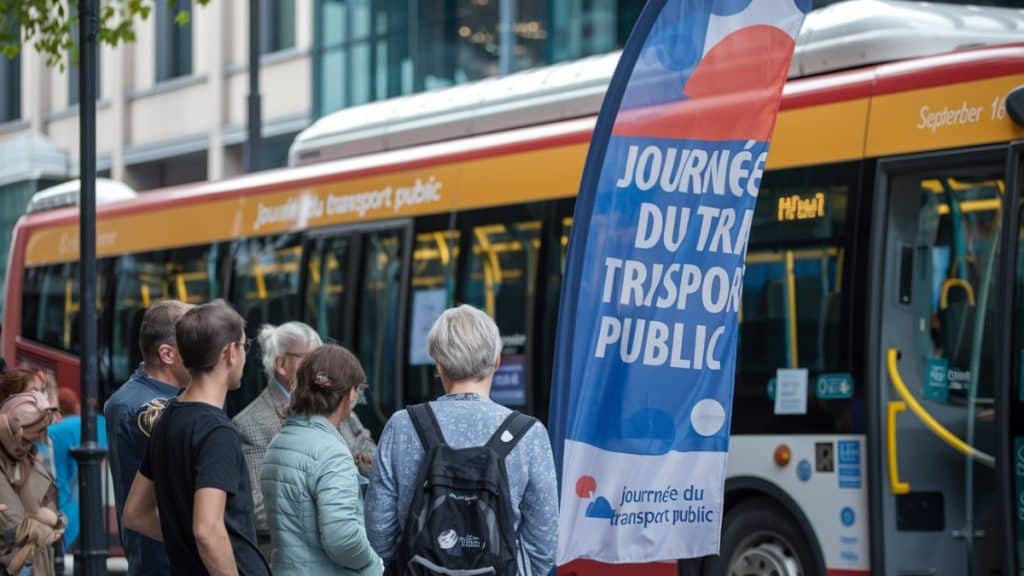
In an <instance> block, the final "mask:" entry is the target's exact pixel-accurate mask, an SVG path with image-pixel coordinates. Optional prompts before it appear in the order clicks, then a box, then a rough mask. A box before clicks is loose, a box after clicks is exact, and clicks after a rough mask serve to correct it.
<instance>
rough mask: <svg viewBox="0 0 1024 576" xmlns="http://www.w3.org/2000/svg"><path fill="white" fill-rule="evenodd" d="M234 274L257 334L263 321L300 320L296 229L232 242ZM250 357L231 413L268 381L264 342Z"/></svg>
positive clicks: (242, 308) (249, 327) (242, 309)
mask: <svg viewBox="0 0 1024 576" xmlns="http://www.w3.org/2000/svg"><path fill="white" fill-rule="evenodd" d="M231 261H232V264H233V266H234V276H233V281H232V283H231V304H232V305H233V306H234V307H235V309H236V310H238V313H239V314H241V315H242V317H243V318H245V332H246V334H247V335H248V336H249V337H255V336H256V334H258V333H259V330H260V327H261V326H263V325H264V324H273V325H275V326H276V325H279V324H281V323H283V322H288V321H291V320H299V319H300V318H301V317H300V316H299V266H300V263H301V261H302V244H301V243H300V240H299V237H298V235H296V234H282V235H280V236H267V237H263V238H246V239H244V240H237V241H235V242H234V243H233V244H232V245H231ZM251 350H252V352H250V354H249V355H248V357H247V359H246V363H245V371H244V374H243V376H242V387H241V389H239V390H236V391H235V392H232V393H231V394H230V395H229V396H228V406H227V409H228V414H229V415H232V416H234V414H235V413H236V412H237V411H239V410H241V409H242V408H243V407H245V406H246V405H248V403H249V402H250V401H252V400H253V399H254V398H255V397H256V396H257V395H258V394H259V393H260V391H261V390H262V389H263V386H264V385H266V376H265V375H264V374H263V364H262V358H261V355H260V353H259V347H258V346H254V347H253V348H252V349H251Z"/></svg>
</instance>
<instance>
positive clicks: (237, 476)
mask: <svg viewBox="0 0 1024 576" xmlns="http://www.w3.org/2000/svg"><path fill="white" fill-rule="evenodd" d="M139 472H140V473H141V474H142V475H143V476H145V477H146V478H149V479H151V480H152V481H153V483H154V485H155V486H156V498H157V505H158V506H159V508H160V528H161V529H162V530H163V536H164V546H165V547H166V548H167V556H168V557H169V558H170V561H171V573H173V574H175V575H181V576H192V575H194V574H208V572H207V571H206V567H205V566H203V561H202V559H201V558H200V556H199V548H198V546H197V545H196V539H195V536H194V535H193V532H192V510H193V504H194V502H195V493H196V490H199V489H200V488H217V489H219V490H223V491H224V492H226V493H227V503H226V505H225V510H224V525H225V526H226V527H227V530H228V536H229V537H230V539H231V548H232V549H233V550H234V552H235V562H236V563H237V565H238V573H239V574H241V575H242V576H263V575H268V576H269V574H270V568H269V567H268V566H267V562H266V560H264V559H263V556H262V555H261V554H260V552H259V549H258V548H257V547H256V524H255V521H254V520H253V504H252V492H251V490H250V482H249V470H248V468H247V467H246V464H245V458H244V457H243V456H242V443H241V441H240V440H239V438H238V432H237V431H236V430H235V427H234V426H233V425H232V424H231V420H229V419H228V417H227V415H226V414H225V413H224V411H223V410H220V409H218V408H216V407H214V406H210V405H209V404H205V403H201V402H179V401H178V400H172V401H171V402H169V403H168V404H167V407H166V408H165V409H164V411H163V414H162V415H161V416H160V418H159V420H157V423H156V425H155V426H154V427H153V434H152V436H151V437H150V439H149V445H148V446H147V448H146V454H145V456H143V458H142V465H141V466H140V467H139Z"/></svg>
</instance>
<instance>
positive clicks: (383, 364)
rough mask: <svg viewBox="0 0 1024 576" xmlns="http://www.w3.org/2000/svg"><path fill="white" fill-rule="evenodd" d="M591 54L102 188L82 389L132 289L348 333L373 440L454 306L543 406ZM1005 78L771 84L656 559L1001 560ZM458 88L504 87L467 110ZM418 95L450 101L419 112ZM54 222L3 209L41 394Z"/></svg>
mask: <svg viewBox="0 0 1024 576" xmlns="http://www.w3.org/2000/svg"><path fill="white" fill-rule="evenodd" d="M985 13H986V12H985V10H981V9H978V10H977V14H985ZM915 48H918V47H915ZM798 57H801V54H800V53H799V51H798ZM802 57H803V58H804V59H805V60H806V59H807V58H808V57H809V55H808V54H807V53H804V54H803V55H802ZM614 60H615V56H614V55H612V56H606V57H599V58H596V59H591V60H586V61H582V62H577V63H572V64H567V65H560V66H556V67H553V68H551V69H549V70H547V71H540V72H528V73H526V74H523V75H516V76H511V77H508V78H504V79H501V80H497V81H489V82H488V83H486V84H483V85H469V86H463V87H456V88H453V89H450V90H449V91H444V92H438V93H432V94H426V95H419V96H413V97H409V98H406V99H403V100H400V101H397V102H390V103H381V104H375V105H371V106H367V107H365V108H361V109H355V110H349V111H344V112H342V113H341V116H337V117H328V118H325V119H323V120H321V121H320V122H318V123H317V124H316V125H314V126H313V127H311V128H310V129H309V130H308V131H307V132H306V133H304V134H303V135H300V137H299V139H298V140H297V141H296V143H295V145H294V146H293V151H292V153H293V158H294V159H295V162H294V163H295V164H301V165H297V166H293V167H290V168H287V169H282V170H277V171H271V172H264V173H259V174H255V175H250V176H244V177H239V178H233V179H229V180H225V181H220V182H204V183H198V184H191V185H186V186H180V187H175V188H171V189H167V190H157V191H153V192H148V193H144V194H141V195H140V196H139V197H138V198H137V199H134V200H128V201H123V202H118V203H114V204H110V205H105V206H102V207H101V208H100V209H99V211H98V230H97V234H98V238H97V246H98V247H97V250H98V258H99V261H98V275H97V286H98V291H97V294H98V297H97V307H98V311H99V316H100V318H99V323H100V327H99V334H100V343H99V355H100V357H99V358H98V360H99V366H100V370H101V382H102V390H103V394H104V397H105V396H106V395H107V394H109V393H110V391H111V390H113V389H114V388H115V387H116V386H117V385H118V384H119V383H120V382H123V381H124V380H125V379H126V378H127V377H128V375H129V374H130V372H131V371H132V369H133V368H134V367H135V366H136V365H137V363H138V362H139V353H138V350H137V346H136V341H137V331H138V324H139V320H140V317H141V314H142V313H143V312H144V310H145V309H146V307H147V306H149V305H150V304H151V303H153V302H155V301H157V300H158V299H161V298H178V299H181V300H184V301H188V302H203V301H207V300H210V299H212V298H218V297H221V298H225V299H227V300H228V301H230V302H231V303H232V304H233V305H234V306H235V307H236V308H237V309H238V310H239V311H240V312H241V313H242V314H243V315H244V316H245V318H246V320H247V323H248V327H247V330H251V331H255V330H258V328H259V326H260V325H261V324H263V323H267V322H270V323H277V322H282V321H287V320H295V319H298V320H303V321H306V322H308V323H310V324H311V325H312V326H314V327H315V328H316V329H317V330H318V331H319V332H320V333H321V334H322V335H323V336H324V337H325V338H328V339H333V340H334V341H337V342H340V343H342V344H344V345H346V346H348V347H350V348H351V349H352V350H353V351H355V352H356V353H357V354H358V355H359V357H360V359H361V360H362V362H363V364H364V366H365V368H366V373H367V376H368V380H369V386H370V393H369V399H370V402H369V405H368V406H364V407H361V408H360V409H361V410H365V412H362V413H361V414H360V416H361V417H363V419H364V422H366V423H367V424H368V425H369V427H370V428H371V429H372V430H373V431H374V432H375V434H378V433H379V431H380V429H381V427H382V425H383V423H384V422H385V421H386V420H387V418H388V417H389V415H390V414H391V413H392V412H394V411H395V410H396V409H398V408H400V407H402V406H403V405H405V404H408V403H413V402H419V401H423V400H426V399H428V398H431V397H433V396H435V395H437V394H438V393H440V386H439V383H438V382H437V381H436V380H435V378H434V376H433V370H432V368H431V366H430V361H429V358H427V357H426V356H425V353H424V351H423V343H424V333H425V329H426V328H428V327H429V326H430V323H431V322H432V320H433V318H434V316H435V315H436V313H437V311H438V310H439V309H440V308H443V307H444V306H447V305H451V304H453V303H456V302H462V303H470V304H473V305H476V306H479V307H480V308H482V309H484V310H486V311H487V312H488V313H489V314H491V315H492V316H493V317H494V318H495V319H496V321H497V323H498V325H499V327H500V329H501V333H502V337H503V340H504V350H503V353H502V354H503V365H502V369H501V370H500V372H499V374H498V375H497V377H496V382H495V389H494V392H493V396H494V399H495V400H496V401H499V402H502V403H505V404H507V405H510V406H514V407H517V408H520V409H522V410H525V411H527V412H530V413H533V414H536V415H539V416H541V417H542V418H543V417H544V416H545V415H546V413H547V402H548V401H547V398H548V396H549V388H550V386H549V374H550V371H551V366H552V362H553V358H552V355H553V349H554V346H553V338H554V333H555V326H554V323H555V318H556V316H557V314H556V311H557V308H558V301H559V290H560V279H561V273H562V270H563V266H564V261H565V251H566V246H567V240H568V235H569V232H570V230H571V226H572V208H573V197H574V195H575V194H576V191H577V187H578V184H579V178H580V174H581V170H582V165H583V160H584V156H585V154H586V151H587V146H588V142H589V140H590V135H591V131H592V129H593V126H594V116H593V115H594V113H595V112H596V106H597V103H598V102H599V89H597V88H595V86H600V83H601V78H602V77H604V78H605V80H604V82H607V77H609V76H610V73H611V70H612V68H613V67H614ZM531 75H532V76H531ZM529 82H537V83H538V84H540V85H542V86H540V87H539V88H538V89H537V90H534V91H532V92H531V91H529V90H526V89H525V88H524V86H525V85H527V84H528V83H529ZM558 82H563V84H561V85H557V83H558ZM502 83H504V84H502ZM551 83H555V84H556V86H555V87H554V88H553V87H552V84H551ZM574 83H575V84H574ZM1021 85H1024V44H1003V45H997V46H987V47H977V48H970V49H963V50H956V51H945V52H944V53H941V54H937V55H932V56H923V57H915V58H908V59H902V60H897V61H891V62H886V63H877V64H868V65H861V66H857V67H853V68H851V69H848V70H843V71H838V72H829V73H820V74H817V75H814V76H810V77H806V78H796V79H793V80H791V81H790V82H789V83H788V84H787V86H786V89H785V93H784V98H783V103H782V110H781V112H780V114H779V119H778V125H777V128H776V131H775V135H774V140H773V142H772V147H771V153H770V158H769V171H768V172H767V173H766V175H765V177H764V180H763V183H762V188H761V192H760V199H759V202H758V205H757V212H756V215H755V221H754V224H753V227H752V230H751V236H750V248H749V254H748V258H747V268H746V274H745V279H744V288H743V299H742V312H741V336H740V342H739V363H738V368H737V374H736V388H735V390H736V392H735V394H736V398H735V403H734V410H735V416H734V418H733V430H732V433H733V438H732V444H731V447H730V456H729V472H728V480H727V484H726V488H727V497H726V501H727V502H726V506H727V508H726V512H725V514H726V516H725V522H724V529H723V534H722V556H720V557H718V558H711V559H705V560H704V561H702V562H696V563H692V564H688V565H687V567H686V569H693V570H696V571H698V572H700V573H705V574H721V573H732V574H762V573H763V574H787V575H796V574H804V575H808V574H826V573H827V574H829V575H832V576H841V575H854V574H868V573H873V574H879V575H882V574H897V573H900V574H966V573H976V574H982V573H985V574H989V573H1004V574H1006V573H1009V572H1006V571H1005V570H1007V568H1008V567H1009V566H1013V565H1016V566H1019V565H1020V564H1019V562H1020V560H1021V554H1022V551H1021V546H1022V544H1021V540H1020V538H1021V530H1020V526H1021V524H1018V523H1024V500H1021V501H1020V502H1018V500H1020V498H1022V496H1024V410H1022V406H1021V403H1022V402H1024V384H1022V382H1024V380H1022V379H1021V378H1022V374H1021V363H1022V359H1024V356H1022V355H1021V352H1020V351H1021V350H1022V346H1024V340H1022V338H1021V337H1022V336H1024V333H1021V329H1020V328H1019V327H1020V326H1024V322H1022V321H1021V320H1022V314H1024V290H1022V289H1024V260H1018V258H1017V255H1018V254H1020V253H1021V252H1020V251H1019V250H1018V242H1019V240H1020V239H1024V228H1019V226H1020V218H1019V216H1020V214H1019V208H1020V206H1021V203H1020V202H1021V200H1020V199H1021V192H1022V191H1021V163H1020V154H1021V151H1022V150H1024V147H1022V142H1021V141H1022V139H1024V130H1022V129H1021V126H1020V125H1019V124H1017V123H1015V122H1014V121H1013V120H1012V119H1011V113H1012V112H1013V111H1014V110H1015V109H1017V108H1015V107H1019V106H1021V102H1020V101H1019V99H1021V98H1024V96H1022V93H1021V92H1019V91H1018V92H1014V90H1015V89H1017V88H1018V87H1020V86H1021ZM513 88H514V90H513ZM541 88H543V89H541ZM474 90H475V91H477V96H479V93H480V91H483V90H486V91H487V93H489V94H494V93H499V94H500V93H501V90H512V91H514V92H515V96H508V97H507V98H506V99H504V100H501V101H497V102H494V103H493V105H491V104H488V103H487V102H485V101H484V100H481V99H477V100H474V99H473V98H474V93H473V91H474ZM552 94H554V95H557V96H558V97H559V98H561V100H558V101H557V102H555V104H552V101H551V99H550V98H551V95H552ZM595 94H596V96H595ZM1008 98H1009V106H1008V104H1007V99H1008ZM432 99H433V100H432ZM444 99H447V100H446V101H448V102H455V103H458V102H461V106H462V107H461V108H457V113H456V112H452V111H451V110H452V108H451V107H448V108H445V112H444V113H441V112H437V113H430V114H426V113H423V112H422V110H425V109H426V110H429V109H431V107H430V106H425V103H430V102H435V103H436V102H439V101H445V100H444ZM510 102H512V103H513V104H514V103H515V102H519V103H520V104H521V106H520V107H519V108H515V107H514V106H513V108H512V109H513V111H518V112H517V113H516V114H510V113H509V110H510V108H509V106H510ZM1008 107H1009V111H1008ZM434 109H437V108H436V107H435V108H434ZM416 110H419V111H421V112H416ZM403 114H406V116H403ZM417 114H421V116H417ZM403 118H405V119H406V120H408V122H406V123H405V124H407V126H408V129H407V130H403V129H402V126H403V125H405V124H403ZM360 122H362V123H363V124H362V125H361V126H360V124H359V123H360ZM375 122H379V124H375ZM517 123H518V125H516V124H517ZM524 123H525V124H529V125H523V124H524ZM375 126H377V128H375ZM354 127H355V128H354ZM356 128H358V129H356ZM339 151H340V152H339ZM332 156H333V157H338V156H347V157H341V158H339V159H329V158H331V157H332ZM77 238H78V228H77V210H76V209H75V208H73V207H67V208H58V209H52V210H39V211H36V212H33V213H30V214H28V215H26V216H25V217H23V218H22V219H21V221H20V222H19V223H18V225H17V228H16V230H15V232H14V243H13V248H12V251H11V255H10V267H9V269H10V272H9V277H8V283H7V295H6V305H5V309H4V330H3V355H4V357H5V358H6V359H7V360H8V362H9V363H12V364H20V363H29V364H33V365H37V366H42V367H46V368H49V369H52V370H53V371H54V372H55V373H56V375H57V377H58V379H59V381H60V384H61V385H62V386H77V385H78V384H77V383H78V359H77V357H76V353H77V351H78V342H77V314H78V264H77V258H78V247H77ZM250 364H251V365H250V366H247V369H246V377H245V385H244V386H243V388H242V389H241V390H239V391H237V392H235V393H233V394H232V396H231V397H230V398H229V400H228V409H229V412H231V413H234V412H235V411H237V410H238V409H239V408H240V407H242V406H244V405H245V404H246V403H247V402H248V401H249V400H251V399H252V398H253V397H254V396H255V395H256V394H257V393H258V392H259V390H260V388H261V386H262V385H263V383H262V382H261V378H262V375H261V374H260V369H259V363H258V358H257V355H256V354H253V355H252V359H251V360H250ZM785 369H798V370H802V371H803V372H802V374H803V376H802V377H805V378H806V380H807V385H806V390H805V391H804V394H805V396H806V398H805V399H806V411H805V413H803V414H796V415H792V414H787V415H782V414H776V412H775V406H776V404H775V400H774V398H775V390H774V382H775V380H774V379H775V377H776V374H777V372H778V371H779V370H785ZM1014 443H1016V444H1014ZM1017 452H1020V455H1019V458H1020V459H1015V458H1018V455H1017V454H1016V453H1017ZM553 513H554V511H553ZM1018 514H1019V515H1018ZM675 570H676V567H675V566H665V565H663V566H661V567H658V566H647V567H642V568H641V567H629V568H622V567H619V568H611V567H602V566H597V565H593V564H589V563H585V562H580V563H576V564H573V565H571V566H568V567H563V569H562V572H563V573H566V574H580V575H582V574H611V573H630V574H640V573H659V571H660V572H661V573H674V572H675ZM1001 571H1002V572H1001ZM1013 573H1016V572H1013Z"/></svg>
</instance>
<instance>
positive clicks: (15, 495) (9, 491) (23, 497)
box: [0, 450, 57, 576]
mask: <svg viewBox="0 0 1024 576" xmlns="http://www.w3.org/2000/svg"><path fill="white" fill-rule="evenodd" d="M20 468H21V467H20V466H18V463H17V462H16V461H14V460H12V459H11V458H10V457H9V456H8V455H7V454H6V453H5V452H4V451H3V450H0V502H2V503H4V504H6V505H7V510H5V511H3V512H0V564H3V566H4V567H6V566H7V563H8V562H10V560H11V558H12V557H13V556H14V554H15V553H16V552H17V551H18V550H17V549H16V548H13V543H14V542H13V541H14V535H15V533H16V532H17V531H18V526H20V525H21V523H22V521H23V520H24V519H25V517H26V516H27V515H29V514H31V513H32V512H33V511H34V510H36V509H38V508H49V509H51V510H53V511H54V512H57V486H56V484H55V483H54V481H53V476H51V475H50V473H49V472H47V471H46V469H45V468H43V466H42V465H41V464H39V463H38V462H36V463H35V464H34V465H33V466H32V468H30V469H29V470H30V472H29V478H28V480H27V481H26V482H25V483H24V484H23V485H22V487H21V490H20V491H19V490H17V489H15V488H14V484H15V480H16V479H17V478H18V476H19V475H20V474H21V470H20ZM54 574H55V569H54V565H53V546H46V547H42V548H39V549H38V550H37V551H36V554H35V555H34V556H33V557H32V575H33V576H53V575H54Z"/></svg>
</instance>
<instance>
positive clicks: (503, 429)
mask: <svg viewBox="0 0 1024 576" xmlns="http://www.w3.org/2000/svg"><path fill="white" fill-rule="evenodd" d="M536 422H537V419H536V418H532V417H530V416H527V415H526V414H523V413H522V412H517V411H515V410H513V411H512V413H511V414H509V415H508V416H506V417H505V420H504V421H503V422H502V423H501V426H498V429H497V430H495V431H494V434H492V435H491V439H490V440H488V441H487V444H485V446H487V447H488V448H490V449H491V450H494V451H495V452H497V453H498V454H499V455H500V456H501V457H502V458H505V457H506V456H508V454H509V452H511V451H512V449H513V448H515V447H516V444H518V443H519V440H520V439H521V438H522V437H523V436H525V435H526V433H527V432H529V431H530V428H531V427H532V426H533V425H534V424H535V423H536Z"/></svg>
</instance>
